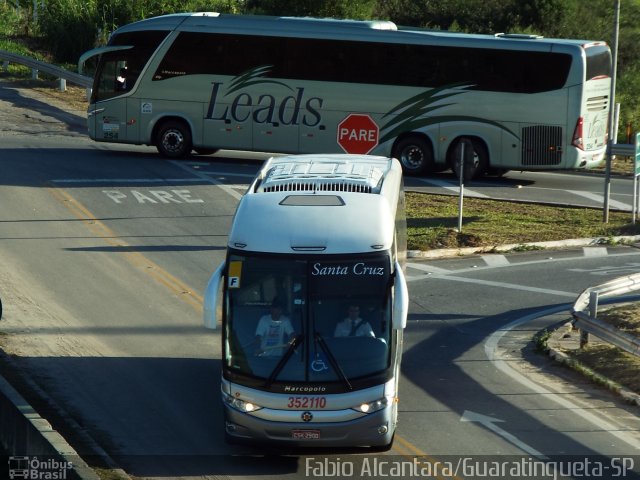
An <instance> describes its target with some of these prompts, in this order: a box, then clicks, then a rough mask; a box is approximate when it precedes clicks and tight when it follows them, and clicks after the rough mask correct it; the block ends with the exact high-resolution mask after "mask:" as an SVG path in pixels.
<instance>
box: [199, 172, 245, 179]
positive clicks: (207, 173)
mask: <svg viewBox="0 0 640 480" xmlns="http://www.w3.org/2000/svg"><path fill="white" fill-rule="evenodd" d="M196 171H197V172H198V173H204V174H205V175H217V176H219V177H246V178H255V176H256V174H255V173H233V172H215V171H211V170H196Z"/></svg>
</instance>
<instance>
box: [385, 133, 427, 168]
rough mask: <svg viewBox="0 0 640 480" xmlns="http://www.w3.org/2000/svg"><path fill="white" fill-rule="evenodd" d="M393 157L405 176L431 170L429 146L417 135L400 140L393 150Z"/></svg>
mask: <svg viewBox="0 0 640 480" xmlns="http://www.w3.org/2000/svg"><path fill="white" fill-rule="evenodd" d="M393 156H394V157H395V158H397V159H398V161H399V162H400V165H402V171H403V172H404V173H406V174H407V175H421V174H423V173H427V172H430V171H432V170H433V152H432V150H431V145H430V144H429V142H427V141H426V140H425V139H423V138H422V137H419V136H417V135H412V136H410V137H406V138H403V139H402V140H400V141H399V142H398V143H397V144H396V146H395V147H394V149H393Z"/></svg>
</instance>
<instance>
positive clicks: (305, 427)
mask: <svg viewBox="0 0 640 480" xmlns="http://www.w3.org/2000/svg"><path fill="white" fill-rule="evenodd" d="M224 408H225V429H226V434H227V438H228V439H229V440H230V441H237V442H239V443H240V442H242V443H244V442H247V443H284V444H287V445H290V446H292V447H327V446H331V447H383V446H387V445H390V444H391V442H392V440H393V434H394V431H395V421H394V415H393V406H388V407H386V408H384V409H382V410H380V411H377V412H374V413H371V414H369V415H366V416H364V417H361V418H358V419H355V420H349V421H345V422H317V423H316V422H309V423H306V422H303V421H300V422H273V421H269V420H264V419H260V418H256V417H253V416H251V415H248V414H246V413H242V412H239V411H237V410H235V409H233V408H231V407H229V406H226V405H225V407H224ZM300 413H301V415H302V413H303V412H300Z"/></svg>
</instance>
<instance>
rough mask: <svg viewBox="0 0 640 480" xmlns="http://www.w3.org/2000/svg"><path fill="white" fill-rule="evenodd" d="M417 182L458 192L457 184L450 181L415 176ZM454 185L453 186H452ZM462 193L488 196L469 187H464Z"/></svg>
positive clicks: (478, 196) (477, 196)
mask: <svg viewBox="0 0 640 480" xmlns="http://www.w3.org/2000/svg"><path fill="white" fill-rule="evenodd" d="M415 180H418V181H419V182H422V183H426V184H427V185H433V186H434V187H440V188H444V189H445V190H451V191H452V192H456V193H457V192H459V191H460V187H459V186H458V185H455V184H453V183H452V182H447V181H445V180H438V179H437V178H416V179H415ZM454 185H455V186H454ZM464 194H465V196H467V197H475V198H489V196H488V195H485V194H484V193H480V192H476V191H475V190H471V189H470V188H467V187H465V189H464Z"/></svg>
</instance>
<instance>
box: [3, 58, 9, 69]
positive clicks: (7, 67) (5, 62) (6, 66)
mask: <svg viewBox="0 0 640 480" xmlns="http://www.w3.org/2000/svg"><path fill="white" fill-rule="evenodd" d="M2 70H4V71H5V72H8V71H9V62H8V61H7V60H5V61H4V62H2Z"/></svg>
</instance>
